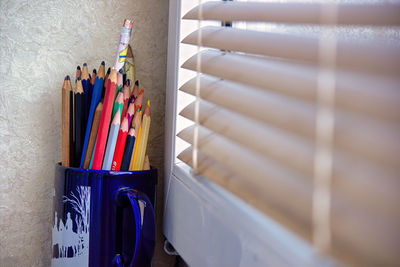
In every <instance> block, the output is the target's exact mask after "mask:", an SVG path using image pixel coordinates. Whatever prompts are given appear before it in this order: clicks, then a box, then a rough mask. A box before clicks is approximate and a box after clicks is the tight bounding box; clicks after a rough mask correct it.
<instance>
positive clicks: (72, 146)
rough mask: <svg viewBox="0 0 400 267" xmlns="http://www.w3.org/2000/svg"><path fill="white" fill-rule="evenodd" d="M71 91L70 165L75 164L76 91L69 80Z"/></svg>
mask: <svg viewBox="0 0 400 267" xmlns="http://www.w3.org/2000/svg"><path fill="white" fill-rule="evenodd" d="M67 83H69V86H70V91H69V133H70V134H69V166H73V165H74V162H75V137H74V135H75V134H74V92H73V90H72V86H71V85H70V84H71V81H70V80H68V81H67Z"/></svg>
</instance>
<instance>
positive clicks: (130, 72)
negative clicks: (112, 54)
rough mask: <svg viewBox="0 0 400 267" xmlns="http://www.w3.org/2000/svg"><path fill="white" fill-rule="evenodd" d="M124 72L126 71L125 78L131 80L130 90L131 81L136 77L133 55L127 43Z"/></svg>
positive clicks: (131, 85)
mask: <svg viewBox="0 0 400 267" xmlns="http://www.w3.org/2000/svg"><path fill="white" fill-rule="evenodd" d="M124 72H125V73H126V76H127V79H128V80H131V81H132V83H131V84H130V92H132V90H133V81H134V80H135V79H136V77H135V76H136V73H135V58H134V57H133V53H132V48H131V46H130V45H128V51H127V53H126V61H125V66H124Z"/></svg>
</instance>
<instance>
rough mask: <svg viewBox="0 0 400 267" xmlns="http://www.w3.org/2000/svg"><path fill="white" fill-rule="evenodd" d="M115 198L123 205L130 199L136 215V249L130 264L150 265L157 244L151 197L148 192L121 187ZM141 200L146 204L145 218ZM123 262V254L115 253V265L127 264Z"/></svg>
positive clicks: (118, 266)
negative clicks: (141, 209)
mask: <svg viewBox="0 0 400 267" xmlns="http://www.w3.org/2000/svg"><path fill="white" fill-rule="evenodd" d="M115 200H116V202H117V204H118V205H119V206H122V207H123V206H124V205H125V204H124V203H126V200H128V203H129V204H130V206H131V208H132V211H133V214H134V216H135V221H134V224H135V228H136V241H135V249H134V254H133V257H132V260H131V262H130V264H129V265H128V266H129V267H136V266H150V265H151V259H152V258H153V253H154V246H155V216H154V209H153V206H152V205H151V202H150V200H149V198H148V197H147V195H146V194H144V193H142V192H140V191H138V190H136V189H132V188H121V189H120V190H118V192H117V194H116V198H115ZM139 201H140V202H142V204H143V205H144V210H143V218H142V214H141V211H140V204H139ZM144 222H146V223H144ZM143 240H144V241H143ZM143 261H144V262H143ZM123 262H124V259H123V256H122V255H121V254H117V255H115V257H114V260H113V265H114V266H116V267H124V266H125V265H124V263H123Z"/></svg>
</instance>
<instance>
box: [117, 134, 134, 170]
mask: <svg viewBox="0 0 400 267" xmlns="http://www.w3.org/2000/svg"><path fill="white" fill-rule="evenodd" d="M135 135H136V133H135V128H134V127H131V129H130V130H129V132H128V136H127V137H126V143H125V150H124V156H123V157H122V163H121V169H120V170H121V171H129V164H130V162H131V157H132V151H133V145H134V144H135V139H136V137H135Z"/></svg>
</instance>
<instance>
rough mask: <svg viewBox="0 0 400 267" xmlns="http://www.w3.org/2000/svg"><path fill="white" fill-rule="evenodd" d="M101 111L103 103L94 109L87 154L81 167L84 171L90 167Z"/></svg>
mask: <svg viewBox="0 0 400 267" xmlns="http://www.w3.org/2000/svg"><path fill="white" fill-rule="evenodd" d="M102 111H103V103H102V102H100V103H99V104H98V106H97V108H96V112H95V114H94V119H93V124H92V130H91V133H90V138H89V145H88V148H87V152H86V158H85V163H84V165H83V168H85V169H88V168H89V165H90V160H91V158H92V154H93V150H94V145H95V143H96V138H97V132H98V130H99V125H100V118H101V112H102Z"/></svg>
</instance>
